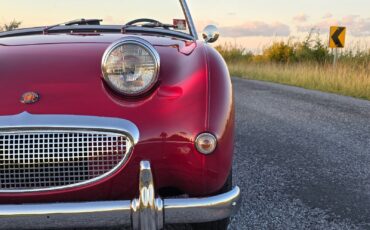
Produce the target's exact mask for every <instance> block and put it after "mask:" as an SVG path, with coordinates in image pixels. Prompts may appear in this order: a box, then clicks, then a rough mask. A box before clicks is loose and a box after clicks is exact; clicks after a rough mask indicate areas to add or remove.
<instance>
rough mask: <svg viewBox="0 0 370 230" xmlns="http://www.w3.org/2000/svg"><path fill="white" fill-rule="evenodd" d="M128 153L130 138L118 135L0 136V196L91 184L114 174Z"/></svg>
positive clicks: (36, 133) (33, 133)
mask: <svg viewBox="0 0 370 230" xmlns="http://www.w3.org/2000/svg"><path fill="white" fill-rule="evenodd" d="M130 151H131V141H130V138H128V137H127V136H126V135H123V134H120V133H119V134H118V133H111V132H95V131H22V132H0V192H12V191H35V190H37V191H40V190H52V189H58V188H59V189H62V188H68V187H72V186H73V187H74V186H78V185H83V184H86V183H90V182H93V181H96V180H98V179H101V178H103V177H105V176H108V175H110V174H111V173H113V172H114V171H115V170H116V169H118V168H119V167H120V166H121V165H122V164H123V163H124V162H125V161H126V160H127V158H128V155H129V153H130Z"/></svg>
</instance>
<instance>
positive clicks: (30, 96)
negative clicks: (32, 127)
mask: <svg viewBox="0 0 370 230" xmlns="http://www.w3.org/2000/svg"><path fill="white" fill-rule="evenodd" d="M39 99H40V95H39V94H38V93H36V92H27V93H24V94H23V95H22V97H21V102H22V103H23V104H34V103H36V102H38V101H39Z"/></svg>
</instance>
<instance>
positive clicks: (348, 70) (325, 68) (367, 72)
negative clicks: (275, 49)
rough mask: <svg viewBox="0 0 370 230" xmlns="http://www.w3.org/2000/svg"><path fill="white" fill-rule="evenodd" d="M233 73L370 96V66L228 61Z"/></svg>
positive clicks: (362, 96) (254, 78)
mask: <svg viewBox="0 0 370 230" xmlns="http://www.w3.org/2000/svg"><path fill="white" fill-rule="evenodd" d="M229 69H230V72H231V75H232V76H239V77H243V78H247V79H253V80H261V81H269V82H275V83H280V84H286V85H292V86H298V87H302V88H306V89H313V90H319V91H323V92H330V93H336V94H340V95H345V96H351V97H356V98H361V99H367V100H370V67H369V66H363V67H358V66H351V65H337V66H336V67H335V68H333V66H332V65H320V64H308V63H295V64H276V63H250V62H232V63H229Z"/></svg>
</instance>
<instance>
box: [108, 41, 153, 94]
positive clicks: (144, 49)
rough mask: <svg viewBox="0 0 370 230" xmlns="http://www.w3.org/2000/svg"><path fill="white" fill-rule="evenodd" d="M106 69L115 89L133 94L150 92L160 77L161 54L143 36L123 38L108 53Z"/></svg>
mask: <svg viewBox="0 0 370 230" xmlns="http://www.w3.org/2000/svg"><path fill="white" fill-rule="evenodd" d="M102 71H103V76H104V79H105V81H106V82H107V83H108V85H109V86H110V87H112V88H113V90H115V91H117V92H119V93H121V94H124V95H129V96H135V95H140V94H143V93H145V92H147V91H149V90H150V89H151V88H152V87H153V86H154V84H155V83H156V82H157V79H158V72H159V55H158V53H157V51H156V50H155V49H154V48H153V46H152V45H151V44H150V43H149V42H147V41H145V40H142V39H135V40H127V39H126V40H123V41H119V42H117V43H114V44H113V45H111V46H110V47H109V48H108V49H107V51H106V52H105V54H104V57H103V62H102Z"/></svg>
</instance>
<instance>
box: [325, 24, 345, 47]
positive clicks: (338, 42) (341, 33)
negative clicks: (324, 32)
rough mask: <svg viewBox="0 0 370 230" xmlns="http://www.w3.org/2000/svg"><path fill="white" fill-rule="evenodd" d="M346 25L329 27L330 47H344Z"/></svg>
mask: <svg viewBox="0 0 370 230" xmlns="http://www.w3.org/2000/svg"><path fill="white" fill-rule="evenodd" d="M346 30H347V28H346V27H340V26H332V27H330V38H329V47H330V48H344V45H345V43H346Z"/></svg>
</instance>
